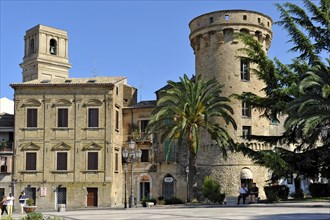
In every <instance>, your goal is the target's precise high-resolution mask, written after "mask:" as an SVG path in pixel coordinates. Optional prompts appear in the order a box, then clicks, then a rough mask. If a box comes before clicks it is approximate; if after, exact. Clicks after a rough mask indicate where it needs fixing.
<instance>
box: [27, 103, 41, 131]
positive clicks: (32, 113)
mask: <svg viewBox="0 0 330 220" xmlns="http://www.w3.org/2000/svg"><path fill="white" fill-rule="evenodd" d="M26 118H27V127H28V128H36V127H38V109H36V108H28V109H27V116H26Z"/></svg>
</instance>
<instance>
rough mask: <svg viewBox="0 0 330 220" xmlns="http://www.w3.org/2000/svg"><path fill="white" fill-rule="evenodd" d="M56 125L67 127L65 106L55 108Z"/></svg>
mask: <svg viewBox="0 0 330 220" xmlns="http://www.w3.org/2000/svg"><path fill="white" fill-rule="evenodd" d="M57 126H58V127H59V128H67V127H68V109H67V108H59V109H58V110H57Z"/></svg>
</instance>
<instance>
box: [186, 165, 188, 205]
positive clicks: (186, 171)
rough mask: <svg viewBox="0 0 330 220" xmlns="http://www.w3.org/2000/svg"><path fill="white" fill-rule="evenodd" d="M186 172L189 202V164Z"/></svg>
mask: <svg viewBox="0 0 330 220" xmlns="http://www.w3.org/2000/svg"><path fill="white" fill-rule="evenodd" d="M186 174H187V202H186V203H188V202H189V166H186Z"/></svg>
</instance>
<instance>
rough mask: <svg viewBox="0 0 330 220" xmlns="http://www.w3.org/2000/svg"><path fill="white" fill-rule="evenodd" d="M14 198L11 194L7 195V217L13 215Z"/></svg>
mask: <svg viewBox="0 0 330 220" xmlns="http://www.w3.org/2000/svg"><path fill="white" fill-rule="evenodd" d="M14 201H15V197H14V195H13V194H12V193H9V196H8V197H7V208H8V215H12V214H13V205H14Z"/></svg>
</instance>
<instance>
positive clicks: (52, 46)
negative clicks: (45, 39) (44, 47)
mask: <svg viewBox="0 0 330 220" xmlns="http://www.w3.org/2000/svg"><path fill="white" fill-rule="evenodd" d="M49 53H50V54H52V55H56V53H57V42H56V40H55V39H51V40H50V42H49Z"/></svg>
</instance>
